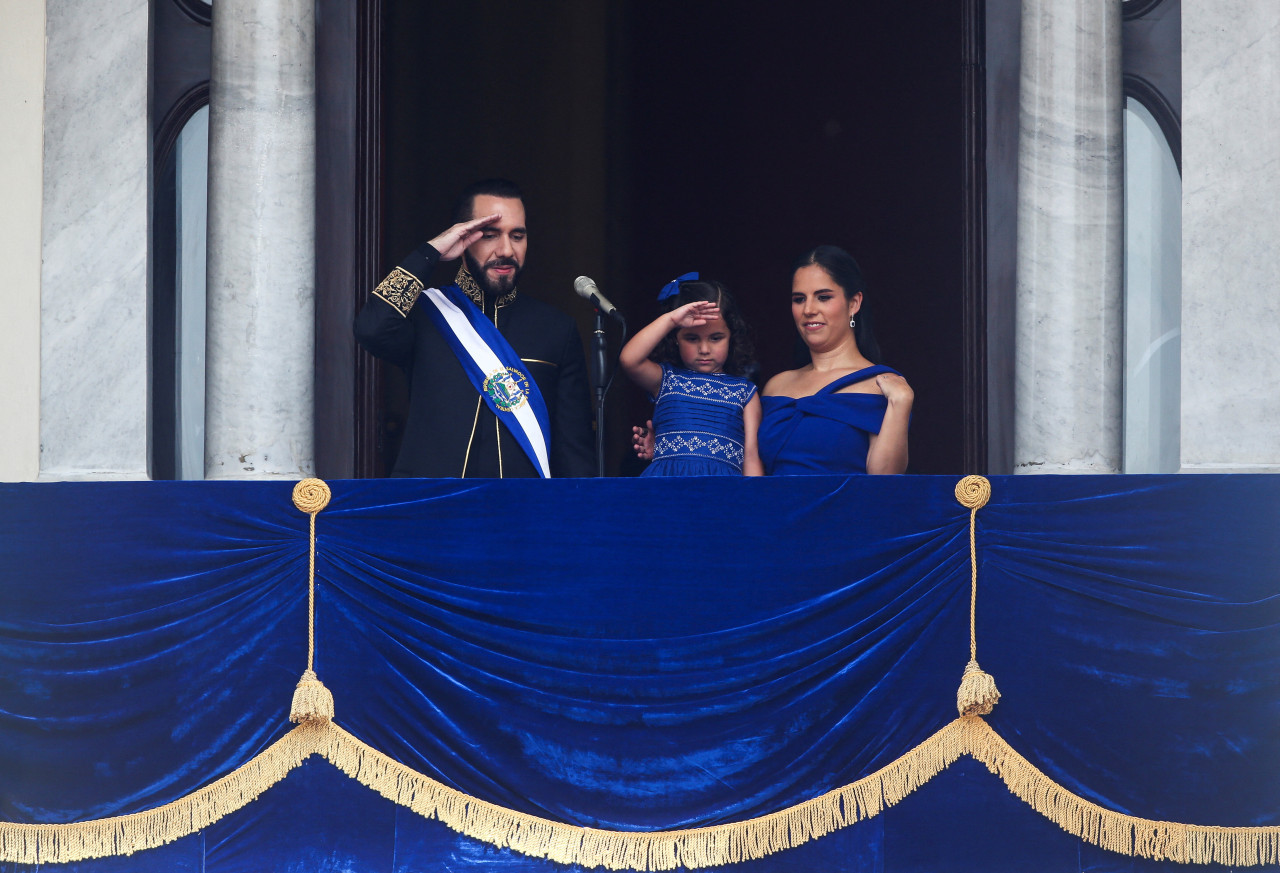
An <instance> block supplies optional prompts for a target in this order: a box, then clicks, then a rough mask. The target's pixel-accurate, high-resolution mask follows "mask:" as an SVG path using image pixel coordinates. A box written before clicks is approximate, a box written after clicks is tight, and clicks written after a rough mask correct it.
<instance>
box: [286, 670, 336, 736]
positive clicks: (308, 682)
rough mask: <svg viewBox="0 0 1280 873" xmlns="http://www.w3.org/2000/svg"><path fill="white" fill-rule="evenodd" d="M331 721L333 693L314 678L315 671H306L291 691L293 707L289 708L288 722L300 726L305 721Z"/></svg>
mask: <svg viewBox="0 0 1280 873" xmlns="http://www.w3.org/2000/svg"><path fill="white" fill-rule="evenodd" d="M332 719H333V692H331V691H330V690H329V689H328V688H325V687H324V683H323V682H321V681H320V680H319V679H317V678H316V671H315V670H307V671H305V672H304V673H303V674H302V678H301V679H299V680H298V687H297V688H295V689H294V690H293V706H291V707H289V721H291V722H295V723H296V724H302V723H303V722H306V721H330V720H332Z"/></svg>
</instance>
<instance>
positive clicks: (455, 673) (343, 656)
mask: <svg viewBox="0 0 1280 873" xmlns="http://www.w3.org/2000/svg"><path fill="white" fill-rule="evenodd" d="M330 484H331V487H332V489H333V495H334V496H333V500H332V502H331V503H330V505H329V507H328V508H327V509H325V510H324V511H323V512H321V513H320V515H319V517H318V519H317V529H318V546H317V549H318V557H317V579H318V590H317V618H316V621H317V625H316V638H317V650H316V670H317V673H318V674H319V676H320V678H321V680H323V681H324V683H325V684H326V685H327V686H328V688H329V689H330V690H331V691H332V692H333V694H334V697H335V699H336V710H337V711H336V718H335V721H336V722H337V723H338V724H340V725H341V726H342V727H344V728H345V729H346V730H348V731H350V732H351V733H352V734H354V735H356V736H357V737H359V738H360V739H361V740H363V741H364V742H365V743H367V744H369V745H371V746H373V747H374V748H376V749H379V750H381V751H382V752H385V753H386V754H388V755H390V756H392V757H393V758H395V759H397V760H399V761H401V762H402V763H404V764H406V765H408V766H410V767H412V768H413V769H415V770H418V771H420V772H422V773H425V774H428V775H430V776H431V777H433V778H435V779H438V780H440V781H442V782H444V783H445V784H447V785H450V786H453V787H455V788H457V789H459V790H461V791H463V792H465V793H467V794H470V795H473V796H475V797H479V798H482V799H484V800H487V801H490V802H493V803H497V804H500V805H502V806H506V807H509V808H511V809H515V810H519V811H523V812H528V813H532V814H536V815H540V816H544V817H548V818H552V819H556V820H560V821H566V822H570V823H573V824H578V825H587V826H592V827H600V828H610V829H621V830H650V829H669V828H688V827H697V826H701V825H708V824H716V823H721V822H730V821H738V820H742V819H746V818H750V817H753V816H758V815H762V814H764V813H768V812H771V811H774V810H778V809H781V808H784V807H786V806H789V805H792V804H795V803H798V802H800V801H803V800H806V799H809V798H811V797H814V796H817V795H819V794H821V793H823V792H825V791H828V790H830V789H832V788H835V787H838V786H840V785H843V784H845V783H848V782H851V781H854V780H856V779H858V778H859V777H862V776H865V775H866V774H868V773H870V772H872V771H874V770H876V769H878V768H879V767H882V766H884V765H885V764H887V763H889V762H891V761H893V760H895V759H896V758H898V757H899V756H901V755H902V754H904V753H905V752H907V751H909V750H910V749H911V748H913V747H914V746H916V745H917V744H919V743H920V742H921V741H922V740H924V739H925V738H926V737H928V736H929V735H931V734H932V733H933V732H934V731H936V730H937V729H938V728H940V727H942V726H943V725H945V724H946V723H947V722H949V721H950V720H952V719H953V718H954V717H955V690H956V687H957V685H958V683H959V679H960V673H961V670H962V668H963V666H964V663H965V662H966V661H967V660H968V632H969V541H968V511H967V510H965V509H964V508H963V507H961V506H959V505H958V504H957V503H956V501H955V497H954V494H953V488H954V485H955V479H953V478H950V477H852V478H842V477H795V478H787V479H767V478H766V479H758V480H720V479H686V480H594V481H593V480H554V481H546V482H539V481H505V482H500V481H491V482H474V481H473V482H459V481H413V480H396V481H362V482H357V481H350V482H332V483H330ZM992 485H993V497H992V500H991V503H990V504H989V505H988V506H987V507H986V508H984V509H982V510H981V511H980V512H979V513H978V535H977V538H978V549H979V560H980V567H979V592H978V620H977V629H978V655H979V660H980V661H981V663H982V666H983V668H984V669H985V670H987V671H988V672H990V673H991V674H993V675H994V676H995V677H996V680H997V682H998V683H999V685H1000V689H1001V691H1002V692H1003V695H1004V698H1003V700H1002V702H1001V703H1000V704H999V705H998V706H997V708H996V710H995V712H994V713H993V714H992V715H991V716H989V717H988V719H987V720H988V723H989V724H990V725H991V726H992V727H993V728H994V729H995V730H996V731H997V732H998V733H1000V734H1001V735H1002V736H1003V737H1005V739H1007V740H1008V741H1009V742H1010V743H1011V744H1012V745H1013V746H1014V747H1015V748H1016V749H1017V750H1018V751H1019V752H1021V753H1022V754H1023V755H1024V756H1025V757H1027V758H1028V759H1029V760H1030V761H1031V762H1032V763H1033V764H1035V765H1036V766H1037V767H1039V768H1040V769H1041V770H1043V771H1044V772H1045V773H1047V774H1048V775H1049V776H1050V777H1051V778H1052V779H1053V780H1055V781H1056V782H1058V783H1059V784H1060V785H1062V786H1063V787H1065V788H1067V789H1068V790H1070V791H1072V792H1075V793H1076V794H1079V795H1081V796H1082V797H1085V798H1087V799H1089V800H1091V801H1093V802H1095V803H1098V804H1100V805H1102V806H1105V807H1107V808H1109V809H1114V810H1118V811H1121V812H1126V813H1130V814H1133V815H1137V816H1142V817H1146V818H1155V819H1164V820H1169V821H1176V822H1188V823H1194V824H1216V825H1231V826H1241V825H1280V634H1278V633H1277V626H1278V625H1280V536H1277V533H1278V531H1280V524H1278V522H1280V477H1266V476H1195V477H1017V478H1014V477H1008V478H1002V477H996V478H994V479H993V480H992ZM290 489H291V483H271V482H255V483H93V484H41V485H0V819H3V820H4V821H9V822H72V821H83V820H86V819H92V818H99V817H103V816H109V815H119V814H124V813H130V812H136V811H139V810H143V809H148V808H152V807H155V806H157V805H159V804H162V803H166V802H168V801H171V800H173V799H175V798H178V797H181V796H183V795H185V794H188V793H190V792H191V791H193V790H194V789H196V788H198V787H200V786H201V785H204V784H207V783H208V782H210V781H212V780H213V779H215V778H217V777H219V776H221V775H223V774H226V773H228V772H231V771H232V770H234V769H235V768H236V767H238V766H239V765H241V764H242V763H244V762H245V761H246V760H248V759H249V758H251V757H252V756H253V755H255V754H257V753H258V752H260V751H261V750H262V749H263V748H265V747H266V746H267V745H268V744H270V743H271V742H272V741H274V740H275V739H277V738H279V737H280V736H281V735H283V734H284V733H285V732H287V731H288V729H289V728H290V725H289V724H288V721H287V719H288V708H289V702H290V698H291V695H292V692H293V687H294V684H295V683H296V682H297V679H298V676H299V674H300V673H301V670H302V669H303V668H304V667H305V666H306V653H307V648H306V647H307V616H306V601H307V551H308V543H307V518H306V516H305V515H303V514H301V513H300V512H298V511H297V510H296V509H295V508H294V507H293V505H292V503H291V501H290ZM476 867H484V868H485V869H495V870H508V869H509V870H529V871H554V870H563V869H566V868H565V867H563V866H561V865H557V864H555V863H553V862H549V861H542V860H537V859H532V858H527V857H524V856H521V855H519V854H516V853H514V852H511V851H509V850H504V849H499V848H495V847H492V846H488V845H485V844H483V843H480V842H478V841H475V840H472V839H469V838H466V837H462V836H459V835H457V834H455V833H453V832H452V831H450V830H448V829H447V828H445V827H444V826H443V825H441V824H440V823H438V822H435V821H428V820H425V819H423V818H421V817H419V816H417V815H415V814H414V813H412V812H410V811H408V810H406V809H403V808H400V807H397V806H395V805H394V804H392V803H391V802H390V801H387V800H384V799H383V798H381V797H378V796H376V795H375V794H373V793H372V792H371V791H369V790H368V789H366V788H364V787H363V786H362V785H360V784H358V783H356V782H354V781H352V780H349V779H348V778H347V777H346V776H344V775H343V774H341V773H339V772H337V771H336V770H334V769H333V768H332V767H330V766H329V765H328V764H327V763H326V762H324V761H322V760H318V759H315V758H312V759H310V760H308V761H307V762H306V763H305V764H304V765H303V766H302V767H301V768H300V769H299V770H298V771H295V772H294V773H293V774H291V775H290V776H289V777H288V778H287V779H285V781H284V782H282V783H280V784H279V785H277V786H276V787H275V788H273V789H271V790H270V791H269V792H268V793H267V794H265V795H264V796H263V797H261V798H260V799H259V800H257V801H255V802H254V803H252V804H250V805H249V806H248V807H246V808H244V809H242V810H240V811H239V812H236V813H233V814H231V815H229V816H227V817H226V818H223V819H222V820H220V821H218V822H217V823H216V824H214V825H213V826H211V827H208V828H206V829H205V830H204V831H201V832H199V833H196V834H193V835H191V836H189V837H185V838H183V839H181V840H178V841H177V842H175V843H172V844H170V845H167V846H163V847H160V848H157V849H153V850H148V851H146V852H142V853H139V854H136V855H134V856H132V857H128V858H104V859H100V860H95V861H84V862H76V863H72V864H65V865H58V866H56V867H49V868H48V869H56V870H76V871H80V870H83V871H92V873H99V871H114V870H130V871H138V870H165V871H174V870H191V871H197V870H198V871H206V873H239V871H262V870H280V871H285V870H307V871H317V870H334V871H338V870H342V871H362V873H363V871H377V873H383V871H385V873H392V871H410V870H469V869H473V868H476ZM9 869H14V870H17V869H21V870H30V869H34V867H33V866H32V865H26V866H22V865H13V864H11V865H8V866H5V865H3V864H0V870H9ZM718 869H721V870H730V869H733V870H739V869H741V870H742V871H744V873H755V871H778V870H821V871H840V870H882V871H914V870H929V871H968V870H973V871H983V873H992V871H1002V870H1018V871H1026V870H1035V871H1041V873H1046V871H1072V873H1081V871H1086V870H1087V871H1113V870H1114V871H1143V873H1146V871H1155V870H1175V869H1177V870H1188V869H1193V868H1190V867H1185V866H1179V865H1176V864H1172V863H1168V862H1154V861H1145V860H1141V859H1133V858H1128V857H1124V856H1120V855H1115V854H1111V853H1108V852H1106V851H1104V850H1102V849H1100V848H1097V847H1094V846H1091V845H1089V844H1087V843H1084V842H1082V841H1081V840H1079V839H1077V838H1075V837H1072V836H1069V835H1067V834H1065V833H1064V832H1062V831H1060V830H1059V829H1058V828H1057V827H1056V826H1054V825H1053V824H1051V823H1049V822H1048V821H1046V820H1045V819H1042V818H1041V817H1040V816H1039V815H1038V814H1037V813H1035V812H1034V811H1033V810H1031V809H1030V808H1029V807H1027V806H1025V805H1024V804H1022V803H1021V802H1020V801H1019V800H1017V799H1016V798H1014V797H1013V796H1012V795H1010V794H1009V792H1008V791H1007V790H1006V789H1005V787H1004V786H1003V785H1002V784H1001V783H1000V782H999V781H998V780H997V779H995V778H994V777H993V776H991V775H990V774H989V773H987V772H986V771H985V769H983V768H982V767H981V766H980V765H977V764H975V763H974V762H973V761H971V760H969V759H967V758H966V759H961V760H960V761H959V762H957V763H956V764H955V765H953V766H952V767H951V768H949V769H948V770H947V771H946V772H944V773H943V774H941V775H940V776H938V777H937V778H935V779H934V780H933V781H931V782H929V783H928V784H926V785H924V786H923V787H921V788H920V789H919V790H917V791H916V792H915V793H914V794H912V795H911V796H909V797H908V798H907V799H906V800H905V801H903V802H902V803H901V804H899V805H898V806H896V807H893V808H891V809H889V810H887V811H886V812H885V813H883V814H882V815H880V816H878V817H876V818H874V819H871V820H868V821H864V822H860V823H858V824H855V825H852V826H850V827H848V828H846V829H844V830H842V831H839V832H836V833H834V834H831V835H829V836H827V837H824V838H822V839H819V840H816V841H814V842H811V843H808V844H805V845H803V846H799V847H797V848H795V849H792V850H788V851H786V852H783V853H780V854H777V855H773V856H770V857H768V858H764V859H761V860H758V861H751V862H745V863H741V864H737V865H726V866H724V867H721V868H718ZM1252 869H1266V868H1252ZM1271 869H1275V868H1271Z"/></svg>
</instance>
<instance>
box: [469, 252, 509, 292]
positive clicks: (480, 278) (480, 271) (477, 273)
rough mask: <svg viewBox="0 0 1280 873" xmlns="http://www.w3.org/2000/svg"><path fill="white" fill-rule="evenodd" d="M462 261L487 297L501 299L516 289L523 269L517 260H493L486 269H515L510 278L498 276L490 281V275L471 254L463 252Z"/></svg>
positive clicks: (487, 264)
mask: <svg viewBox="0 0 1280 873" xmlns="http://www.w3.org/2000/svg"><path fill="white" fill-rule="evenodd" d="M462 259H463V261H465V262H466V264H467V272H468V273H470V274H471V278H472V279H475V280H476V284H477V285H478V286H480V290H481V291H483V292H484V296H485V297H501V296H502V295H503V294H506V293H507V292H508V291H510V290H511V289H512V288H514V287H516V281H517V280H518V279H519V278H520V273H521V272H523V268H522V267H521V266H520V265H519V264H518V263H516V259H515V258H492V259H491V260H489V262H488V263H486V264H485V266H486V267H515V270H513V271H512V273H511V275H509V276H498V277H496V278H495V279H494V280H492V281H490V279H489V274H488V273H486V272H485V271H484V268H482V267H481V266H480V265H479V264H478V263H476V260H475V258H473V257H471V252H463V253H462Z"/></svg>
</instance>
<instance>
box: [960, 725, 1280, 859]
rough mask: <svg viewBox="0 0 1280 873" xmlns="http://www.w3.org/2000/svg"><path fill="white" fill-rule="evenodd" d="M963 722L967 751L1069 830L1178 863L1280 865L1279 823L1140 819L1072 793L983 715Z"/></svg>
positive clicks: (1121, 850)
mask: <svg viewBox="0 0 1280 873" xmlns="http://www.w3.org/2000/svg"><path fill="white" fill-rule="evenodd" d="M961 721H962V722H965V752H966V753H967V754H969V755H972V756H973V757H974V758H976V759H977V760H978V761H980V762H982V763H983V764H984V765H985V766H986V768H987V769H988V770H990V771H991V772H992V773H994V774H995V775H996V776H998V777H999V778H1000V780H1001V781H1002V782H1004V784H1005V786H1006V787H1008V789H1009V791H1011V792H1012V793H1013V794H1014V795H1015V796H1016V797H1018V799H1020V800H1021V801H1023V802H1024V803H1026V804H1027V805H1028V806H1030V807H1031V808H1032V809H1034V810H1035V811H1036V812H1038V813H1040V814H1041V815H1042V816H1044V817H1045V818H1047V819H1049V821H1051V822H1053V823H1054V824H1056V825H1057V826H1058V827H1060V828H1062V829H1063V830H1064V831H1066V832H1067V833H1069V834H1073V835H1075V836H1077V837H1079V838H1080V839H1082V840H1084V841H1085V842H1088V843H1092V844H1093V845H1095V846H1100V847H1101V848H1103V849H1106V850H1107V851H1109V852H1116V853H1117V854H1121V855H1136V856H1138V857H1140V858H1152V859H1154V860H1159V861H1173V862H1175V863H1178V864H1213V863H1217V864H1226V865H1227V866H1230V867H1247V866H1252V865H1255V864H1276V863H1280V827H1245V828H1228V827H1214V826H1210V825H1192V824H1179V823H1177V822H1168V821H1155V820H1153V819H1148V818H1137V817H1136V816H1131V815H1125V814H1123V813H1119V812H1113V811H1112V810H1109V809H1105V808H1103V807H1101V806H1098V805H1097V804H1096V803H1092V802H1090V801H1088V800H1085V799H1084V798H1083V797H1080V796H1079V795H1076V794H1073V793H1071V792H1070V791H1068V790H1066V789H1065V788H1063V787H1062V786H1060V785H1058V784H1057V783H1055V782H1054V781H1053V780H1051V779H1050V778H1049V777H1048V776H1046V775H1045V774H1044V773H1042V772H1041V771H1040V770H1039V769H1038V768H1037V767H1036V766H1035V765H1034V764H1032V763H1031V762H1030V761H1028V760H1027V759H1026V758H1024V757H1022V755H1020V754H1018V752H1017V751H1016V750H1014V748H1013V747H1012V746H1010V745H1009V744H1008V743H1007V742H1005V741H1004V739H1003V738H1002V737H1001V736H1000V735H999V734H997V733H996V732H995V731H994V730H992V729H991V727H990V726H989V725H988V724H987V723H986V722H985V721H983V720H982V719H980V718H971V719H961Z"/></svg>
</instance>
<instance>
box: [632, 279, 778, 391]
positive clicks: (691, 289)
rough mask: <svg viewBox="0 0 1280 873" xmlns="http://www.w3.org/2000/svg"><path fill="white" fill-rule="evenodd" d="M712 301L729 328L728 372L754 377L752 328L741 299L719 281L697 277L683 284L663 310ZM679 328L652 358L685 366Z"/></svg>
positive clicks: (666, 301)
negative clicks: (738, 300)
mask: <svg viewBox="0 0 1280 873" xmlns="http://www.w3.org/2000/svg"><path fill="white" fill-rule="evenodd" d="M699 300H709V301H711V302H712V303H715V304H716V305H718V306H719V307H720V317H721V318H723V319H724V323H725V325H727V326H728V328H729V357H728V358H727V359H726V360H725V362H724V371H725V372H726V373H729V374H730V375H733V376H748V377H749V376H750V374H751V373H752V372H754V370H755V353H756V351H755V343H754V342H753V341H752V335H751V328H750V327H749V326H748V325H747V322H746V321H745V320H744V319H743V317H742V311H741V310H739V309H738V304H737V302H736V301H735V300H734V299H733V296H732V295H731V294H730V293H729V289H727V288H725V287H724V285H722V284H721V283H719V282H715V281H711V280H693V281H689V282H681V283H680V293H678V294H673V295H671V296H670V297H668V298H667V299H666V300H663V301H662V302H661V304H660V305H661V306H662V311H663V312H671V311H672V310H673V309H678V308H679V307H681V306H684V305H685V304H686V303H696V302H698V301H699ZM676 333H677V331H675V330H673V331H671V332H670V333H668V334H667V335H666V336H664V337H663V338H662V342H660V343H658V347H657V348H655V349H654V350H653V353H652V354H650V355H649V360H651V361H655V362H657V363H659V364H671V365H672V366H674V367H683V366H684V362H683V361H682V360H680V347H679V345H678V344H677V342H676Z"/></svg>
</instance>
